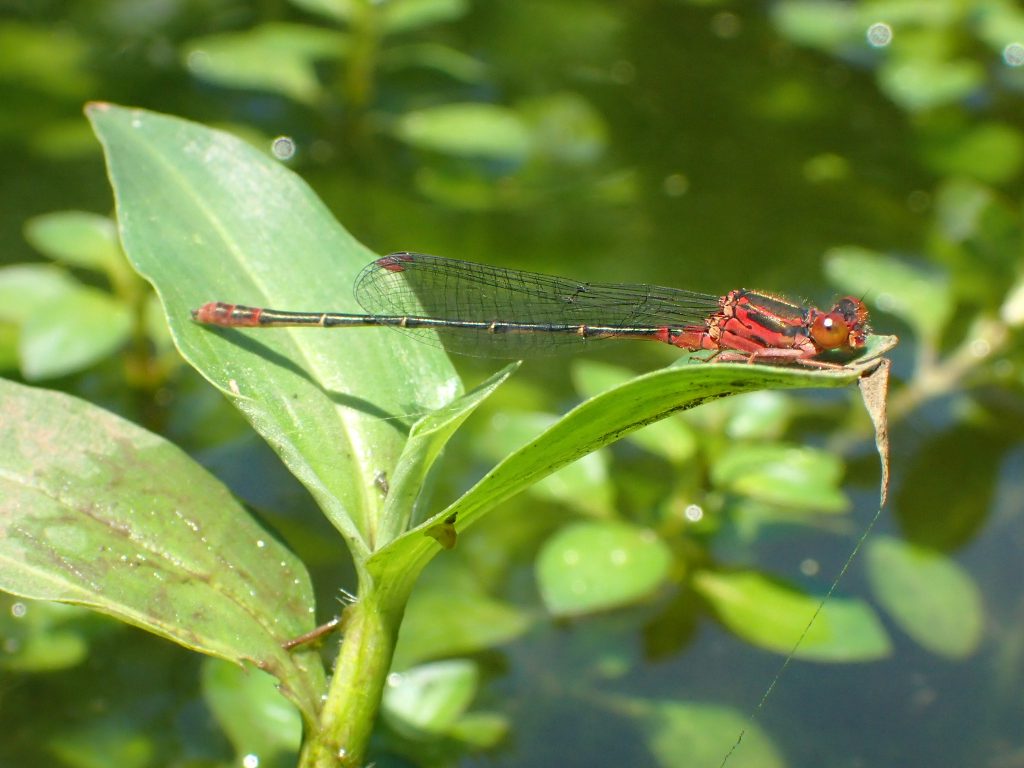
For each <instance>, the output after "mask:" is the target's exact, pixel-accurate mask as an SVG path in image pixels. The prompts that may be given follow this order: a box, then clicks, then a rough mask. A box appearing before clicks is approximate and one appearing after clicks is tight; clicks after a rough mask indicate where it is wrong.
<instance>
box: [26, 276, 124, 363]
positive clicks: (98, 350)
mask: <svg viewBox="0 0 1024 768" xmlns="http://www.w3.org/2000/svg"><path fill="white" fill-rule="evenodd" d="M131 324H132V318H131V313H130V311H129V309H128V306H127V305H126V304H124V303H123V302H121V301H118V300H117V299H115V298H114V297H113V296H111V295H110V294H107V293H104V292H103V291H100V290H97V289H96V288H89V287H87V286H85V285H78V286H76V287H75V288H73V289H72V290H69V291H68V292H67V293H65V294H64V295H63V296H61V298H60V301H59V302H55V303H53V304H50V305H38V306H36V307H35V311H34V312H33V313H32V315H31V316H29V317H27V318H26V319H25V322H24V325H22V328H21V338H20V340H19V345H18V346H19V350H18V351H19V356H20V358H21V370H22V373H23V374H24V376H25V378H26V379H29V380H31V381H40V380H42V379H49V378H54V377H56V376H65V375H67V374H69V373H74V372H76V371H80V370H82V369H83V368H87V367H89V366H90V365H93V364H94V363H97V362H99V361H100V360H102V359H103V358H105V357H107V356H108V355H111V354H113V353H114V352H116V351H117V350H118V349H120V348H121V347H122V346H123V345H124V344H125V343H126V342H127V341H128V337H129V335H130V334H131Z"/></svg>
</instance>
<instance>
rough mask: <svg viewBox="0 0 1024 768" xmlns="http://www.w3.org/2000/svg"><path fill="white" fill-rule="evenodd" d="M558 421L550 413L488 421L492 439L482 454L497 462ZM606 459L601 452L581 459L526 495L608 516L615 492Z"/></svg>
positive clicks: (505, 415) (500, 415)
mask: <svg viewBox="0 0 1024 768" xmlns="http://www.w3.org/2000/svg"><path fill="white" fill-rule="evenodd" d="M556 421H558V417H557V416H554V415H552V414H549V413H524V412H522V411H513V412H503V413H498V414H495V415H494V416H492V417H491V424H490V426H491V435H490V439H489V440H487V441H486V443H485V444H484V446H483V450H482V453H483V454H484V455H485V456H486V457H487V458H490V459H494V460H495V461H500V460H501V459H503V458H504V457H505V456H507V455H508V454H510V453H512V452H513V451H515V450H516V449H518V448H521V447H522V446H523V445H525V444H526V443H528V442H530V440H532V439H533V438H535V437H536V436H537V435H539V434H540V433H541V432H543V431H544V430H545V429H547V428H548V427H550V426H551V425H552V424H554V423H555V422H556ZM608 464H609V459H608V457H607V456H606V455H605V454H604V453H603V452H601V451H594V452H593V453H589V454H587V455H586V456H582V457H581V458H579V459H578V460H576V461H574V462H573V463H572V464H569V465H568V466H565V467H562V468H561V469H560V470H558V471H557V472H555V473H553V474H551V475H548V476H547V477H545V478H543V479H542V480H540V481H539V482H537V483H536V484H535V485H532V486H531V487H530V489H529V492H530V493H531V494H532V495H534V496H536V497H538V498H542V499H547V500H548V501H553V502H555V503H557V504H563V505H565V506H567V507H569V508H571V509H575V510H577V511H579V512H582V513H583V514H588V515H595V516H605V517H607V516H609V515H611V514H612V512H613V510H614V489H613V488H612V484H611V478H610V477H609V472H608Z"/></svg>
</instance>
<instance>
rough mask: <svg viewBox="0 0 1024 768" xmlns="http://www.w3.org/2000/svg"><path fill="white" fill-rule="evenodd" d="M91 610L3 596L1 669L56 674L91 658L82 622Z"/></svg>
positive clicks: (0, 596)
mask: <svg viewBox="0 0 1024 768" xmlns="http://www.w3.org/2000/svg"><path fill="white" fill-rule="evenodd" d="M89 615H90V614H89V611H87V610H86V609H84V608H80V607H78V606H75V605H64V604H62V603H53V602H49V601H46V600H25V599H23V598H16V597H14V596H12V595H6V594H3V593H0V637H2V638H3V654H0V668H2V669H5V670H8V671H13V672H55V671H58V670H61V669H67V668H68V667H74V666H76V665H77V664H80V663H81V662H82V661H83V660H84V659H85V658H86V657H87V656H88V655H89V644H88V631H87V630H86V629H84V628H83V626H82V624H83V622H82V619H83V618H85V617H86V616H89Z"/></svg>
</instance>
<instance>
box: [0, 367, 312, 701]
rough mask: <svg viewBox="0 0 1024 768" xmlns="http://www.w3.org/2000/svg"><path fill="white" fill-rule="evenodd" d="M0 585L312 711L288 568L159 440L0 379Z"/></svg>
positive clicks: (255, 529) (300, 601) (225, 495)
mask: <svg viewBox="0 0 1024 768" xmlns="http://www.w3.org/2000/svg"><path fill="white" fill-rule="evenodd" d="M0 423H2V424H4V426H5V429H4V430H3V431H0V588H2V589H4V590H5V591H8V592H12V593H14V594H16V595H21V596H23V597H31V598H39V599H46V600H59V601H62V602H67V603H73V604H76V605H85V606H89V607H91V608H94V609H96V610H99V611H101V612H103V613H107V614H110V615H112V616H115V617H117V618H119V619H121V620H122V621H125V622H128V623H129V624H134V625H136V626H140V627H142V628H144V629H147V630H149V631H150V632H154V633H155V634H158V635H161V636H163V637H166V638H169V639H171V640H173V641H175V642H177V643H180V644H181V645H184V646H186V647H188V648H192V649H194V650H198V651H202V652H203V653H208V654H210V655H213V656H219V657H221V658H224V659H228V660H230V661H233V662H236V663H240V662H242V661H249V662H252V663H254V664H256V665H258V666H259V667H260V668H262V669H264V670H266V671H267V672H270V673H271V674H273V675H274V676H275V677H277V678H278V680H280V681H281V683H282V685H283V686H284V688H285V690H286V691H287V692H288V695H289V697H290V698H291V699H292V700H293V701H295V702H296V704H298V705H299V707H300V708H301V709H302V710H303V711H304V713H305V715H306V716H307V717H310V718H312V717H313V716H314V713H315V712H316V710H317V709H318V707H319V703H318V701H319V696H320V693H321V691H322V685H323V670H322V668H321V667H320V662H319V659H318V658H316V657H315V654H308V653H307V654H294V655H293V654H288V653H286V652H285V651H283V650H282V649H281V646H280V643H281V642H282V641H284V640H287V639H289V638H291V637H293V636H296V635H299V634H301V633H302V632H305V631H307V630H309V629H310V628H311V627H312V623H313V621H312V610H313V595H312V588H311V586H310V583H309V577H308V576H307V574H306V571H305V569H304V568H303V566H302V563H301V562H300V561H298V560H297V559H296V558H295V557H294V556H293V555H292V554H291V552H289V551H288V550H287V549H286V548H285V547H284V546H282V545H281V544H280V543H278V542H277V541H276V540H275V539H274V538H273V537H272V536H271V535H270V534H268V533H267V532H266V531H264V530H263V529H262V528H260V526H258V525H257V524H256V523H255V521H253V519H252V518H251V517H250V516H249V515H248V513H246V511H245V510H244V509H242V508H241V506H239V504H238V503H237V502H236V501H235V500H234V499H233V498H232V496H231V494H230V493H229V492H228V490H227V489H226V488H225V487H224V486H222V485H221V484H220V483H219V482H218V481H217V480H215V479H214V478H213V477H211V476H210V475H209V474H208V473H207V472H206V471H205V470H204V469H203V468H202V467H200V466H199V465H198V464H196V463H195V462H194V461H193V460H192V459H191V458H189V457H188V456H187V455H185V454H184V453H183V452H182V451H180V450H179V449H178V448H176V447H174V446H173V445H171V444H170V443H167V442H165V441H164V440H163V439H161V438H160V437H158V436H156V435H154V434H151V433H149V432H146V431H145V430H143V429H141V428H139V427H137V426H135V425H134V424H131V423H130V422H128V421H125V420H123V419H121V418H118V417H116V416H114V415H112V414H110V413H107V412H106V411H103V410H101V409H99V408H97V407H95V406H93V405H90V404H88V403H86V402H84V401H81V400H77V399H75V398H73V397H69V396H68V395H63V394H59V393H56V392H47V391H45V390H38V389H32V388H29V387H24V386H21V385H18V384H13V383H10V382H4V381H0Z"/></svg>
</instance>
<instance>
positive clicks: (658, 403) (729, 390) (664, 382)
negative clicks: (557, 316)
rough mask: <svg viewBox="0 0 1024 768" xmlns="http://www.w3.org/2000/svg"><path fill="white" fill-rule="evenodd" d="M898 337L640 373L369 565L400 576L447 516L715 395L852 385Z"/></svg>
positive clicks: (490, 501)
mask: <svg viewBox="0 0 1024 768" xmlns="http://www.w3.org/2000/svg"><path fill="white" fill-rule="evenodd" d="M894 343H895V342H894V339H893V338H892V337H872V338H870V339H869V342H868V345H869V350H868V353H869V354H868V356H867V358H866V359H865V360H863V361H862V362H861V363H860V364H859V367H857V366H854V367H847V368H841V369H827V370H821V369H816V370H811V369H803V368H798V367H795V366H794V367H792V368H780V367H772V366H762V365H747V364H745V363H716V364H694V365H685V366H675V367H671V368H667V369H664V370H660V371H655V372H653V373H649V374H646V375H644V376H639V377H637V378H636V379H633V380H632V381H630V382H628V383H627V384H624V385H622V386H619V387H615V388H614V389H611V390H608V391H607V392H603V393H602V394H600V395H598V396H597V397H595V398H592V399H591V400H588V401H586V402H585V403H582V404H581V405H579V406H577V407H576V408H574V409H573V410H572V411H570V412H569V413H568V414H566V415H565V416H564V417H563V418H562V419H560V420H559V421H558V422H557V423H556V424H554V425H553V426H552V427H551V428H549V429H548V430H546V431H545V432H544V433H542V434H541V435H539V436H538V437H537V438H536V439H534V440H533V441H532V442H530V443H529V444H527V445H525V446H523V447H522V448H520V449H519V450H518V451H516V452H515V453H514V454H512V455H511V456H509V457H507V458H506V459H505V460H504V461H502V462H501V463H500V464H498V465H497V466H496V467H495V468H494V469H492V470H491V471H490V472H488V473H487V475H486V476H484V477H483V478H482V479H481V480H480V481H479V482H478V483H477V484H476V485H475V486H473V487H472V488H471V489H470V490H469V491H467V492H466V493H465V494H464V495H463V496H462V497H461V498H459V499H458V500H457V501H455V502H454V503H452V504H451V505H449V506H448V508H447V509H445V510H443V511H441V512H439V513H438V514H436V515H435V516H434V517H433V518H431V519H430V520H428V521H426V522H425V523H423V524H422V525H421V526H419V527H418V528H415V529H413V530H412V531H409V532H408V533H406V534H405V535H403V536H402V537H400V538H398V539H396V540H395V541H394V542H393V543H392V544H390V545H389V546H387V547H385V548H383V549H382V550H380V551H379V552H377V553H375V555H374V556H373V558H372V559H371V560H370V562H369V564H368V565H369V567H370V568H371V569H372V570H373V571H374V572H375V573H376V574H377V575H378V577H379V578H381V579H387V578H398V577H399V576H400V575H401V574H402V573H404V570H405V569H406V568H408V567H409V563H410V562H411V561H412V560H413V559H415V560H416V561H418V562H420V563H423V562H426V561H427V560H429V559H430V558H431V557H432V556H433V555H434V554H435V553H436V552H437V546H436V544H435V543H433V542H432V541H431V540H429V539H427V538H426V537H425V536H424V535H423V531H424V530H425V529H427V528H429V527H430V526H431V525H434V524H436V523H437V522H439V521H441V520H444V519H446V518H448V517H450V516H452V515H455V516H456V517H457V524H456V525H457V529H458V530H460V531H461V530H464V529H465V528H466V527H468V526H470V525H472V524H473V523H474V522H475V521H476V520H477V519H479V518H480V517H481V516H482V515H484V514H486V513H487V512H489V511H490V510H491V509H493V508H494V507H495V506H497V505H498V504H500V503H501V502H502V501H504V500H505V499H508V498H510V497H511V496H514V495H515V494H517V493H519V492H520V491H523V490H525V489H526V488H528V487H529V486H530V485H532V484H533V483H536V482H537V481H538V480H540V479H542V478H544V477H547V476H548V475H550V474H551V473H553V472H556V471H557V470H559V469H561V468H562V467H564V466H565V465H566V464H569V463H571V462H573V461H575V460H576V459H578V458H580V457H581V456H585V455H586V454H587V453H590V452H592V451H595V450H597V449H598V448H601V447H603V446H605V445H608V444H609V443H612V442H614V441H615V440H618V439H620V438H622V437H625V436H626V435H628V434H629V433H630V432H633V431H635V430H637V429H639V428H641V427H644V426H646V425H647V424H651V423H654V422H655V421H658V420H660V419H663V418H665V417H666V416H669V415H671V414H673V413H677V412H679V411H682V410H685V409H687V408H693V407H695V406H697V405H700V404H701V403H705V402H708V401H709V400H715V399H717V398H720V397H725V396H726V395H730V394H737V393H739V392H747V391H752V390H757V389H794V388H797V387H812V386H818V387H841V386H848V385H850V384H853V383H855V382H856V381H857V379H858V378H859V377H860V375H861V373H862V372H863V371H864V370H865V369H870V368H872V367H874V366H877V360H873V356H874V355H878V354H883V353H884V352H885V351H887V350H888V349H890V348H891V347H892V345H893V344H894Z"/></svg>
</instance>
